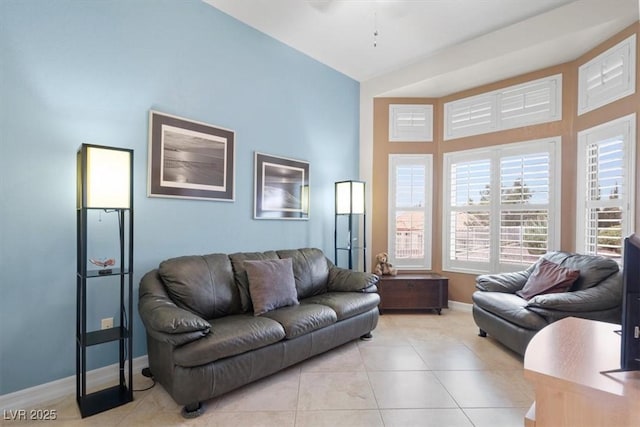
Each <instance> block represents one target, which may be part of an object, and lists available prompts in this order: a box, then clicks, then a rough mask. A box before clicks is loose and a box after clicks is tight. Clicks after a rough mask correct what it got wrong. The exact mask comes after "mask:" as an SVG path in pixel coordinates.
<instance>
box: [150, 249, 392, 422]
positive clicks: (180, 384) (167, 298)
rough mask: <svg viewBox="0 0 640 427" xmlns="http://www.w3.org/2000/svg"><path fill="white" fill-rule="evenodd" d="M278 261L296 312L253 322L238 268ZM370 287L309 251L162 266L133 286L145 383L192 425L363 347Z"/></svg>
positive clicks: (371, 316)
mask: <svg viewBox="0 0 640 427" xmlns="http://www.w3.org/2000/svg"><path fill="white" fill-rule="evenodd" d="M287 258H290V259H291V264H292V269H293V276H294V277H293V278H294V279H295V292H296V293H297V299H298V302H299V303H298V304H295V305H288V306H285V307H280V308H275V309H273V310H270V311H267V312H266V313H263V314H261V315H254V311H253V307H252V299H251V293H252V289H253V288H252V287H251V286H252V283H250V282H249V276H248V275H247V271H246V268H245V267H246V266H247V263H246V262H247V261H256V260H278V259H282V260H285V262H286V263H288V261H286V259H287ZM261 279H264V278H261ZM377 281H378V277H377V276H375V275H373V274H370V273H362V272H355V271H351V270H345V269H342V268H338V267H336V266H334V265H333V264H332V263H331V262H330V261H329V260H328V259H327V258H326V257H325V255H324V254H323V253H322V251H321V250H319V249H308V248H307V249H298V250H281V251H268V252H253V253H236V254H231V255H226V254H211V255H204V256H185V257H179V258H173V259H169V260H166V261H163V262H162V263H161V264H160V266H159V268H158V269H156V270H153V271H151V272H149V273H147V274H146V275H145V276H144V277H143V278H142V281H141V283H140V298H139V305H138V306H139V313H140V317H141V318H142V322H143V323H144V325H145V328H146V332H147V351H148V357H149V367H150V370H151V373H152V375H153V377H154V378H155V379H156V380H157V381H158V382H159V383H160V384H162V386H163V387H164V388H165V389H166V390H167V392H168V393H169V394H170V395H171V396H172V397H173V399H174V400H175V401H176V402H177V403H178V404H181V405H185V406H184V409H183V411H182V413H183V415H184V416H185V417H195V416H198V415H200V414H201V413H202V402H203V401H205V400H207V399H210V398H212V397H215V396H219V395H221V394H223V393H226V392H228V391H230V390H233V389H235V388H237V387H240V386H242V385H244V384H247V383H250V382H252V381H255V380H257V379H259V378H262V377H265V376H267V375H270V374H272V373H275V372H277V371H279V370H281V369H284V368H286V367H288V366H291V365H293V364H295V363H298V362H300V361H302V360H305V359H307V358H310V357H312V356H314V355H317V354H320V353H323V352H325V351H327V350H329V349H331V348H334V347H337V346H340V345H342V344H344V343H347V342H349V341H351V340H354V339H357V338H359V337H367V338H369V337H370V336H371V335H370V333H371V331H372V330H373V329H375V327H376V325H377V322H378V315H379V314H378V304H379V302H380V297H379V296H378V294H377V292H376V291H377V288H376V283H377ZM273 285H274V286H276V285H278V284H276V283H274V284H273ZM292 286H293V285H292ZM255 295H256V294H255V293H254V296H255Z"/></svg>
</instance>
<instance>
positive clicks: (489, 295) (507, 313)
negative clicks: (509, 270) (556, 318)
mask: <svg viewBox="0 0 640 427" xmlns="http://www.w3.org/2000/svg"><path fill="white" fill-rule="evenodd" d="M472 299H473V302H474V304H476V305H478V306H479V307H481V308H483V309H485V310H486V311H488V312H490V313H492V314H494V315H496V316H498V317H501V318H502V319H504V320H506V321H508V322H510V323H515V324H516V325H518V326H520V327H522V328H525V329H532V330H539V329H542V328H543V327H545V326H546V325H547V321H546V320H545V319H544V317H542V316H540V315H538V314H536V313H534V312H532V311H531V310H528V309H527V307H526V306H527V301H526V300H524V299H522V298H520V297H519V296H517V295H515V294H507V293H504V292H484V291H475V292H474V293H473V296H472Z"/></svg>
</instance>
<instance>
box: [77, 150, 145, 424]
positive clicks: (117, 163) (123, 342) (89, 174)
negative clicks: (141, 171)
mask: <svg viewBox="0 0 640 427" xmlns="http://www.w3.org/2000/svg"><path fill="white" fill-rule="evenodd" d="M77 174H78V177H77V210H76V212H77V213H76V219H77V242H76V245H77V274H76V313H77V320H76V401H77V402H78V407H79V409H80V414H81V415H82V417H83V418H84V417H88V416H90V415H94V414H97V413H99V412H103V411H106V410H107V409H111V408H115V407H116V406H120V405H124V404H126V403H128V402H131V401H132V400H133V369H132V352H133V350H132V347H131V346H132V337H133V333H132V327H133V317H134V316H133V150H130V149H124V148H113V147H105V146H101V145H92V144H82V146H81V147H80V149H79V150H78V155H77ZM94 212H97V214H94ZM102 212H105V213H109V214H111V213H113V214H116V215H117V226H118V233H117V235H115V233H114V236H113V238H112V239H110V241H109V239H106V241H105V238H106V237H107V236H108V235H109V234H108V233H105V232H104V231H103V230H105V228H104V227H105V226H106V225H105V224H102V225H101V226H100V227H99V228H101V230H100V232H93V231H92V233H91V235H89V233H88V230H89V223H90V222H91V223H92V227H91V228H94V226H95V225H94V223H95V222H101V216H100V217H99V218H100V219H98V220H97V221H96V216H99V215H101V213H102ZM125 230H126V231H127V232H125ZM89 236H91V239H90V238H89ZM105 245H106V246H107V247H108V246H109V245H111V246H112V247H113V250H119V253H120V255H119V256H116V257H114V258H91V259H90V258H89V257H88V255H87V252H88V248H89V247H92V248H93V247H101V248H102V247H104V246H105ZM116 247H117V249H115V248H116ZM110 250H111V249H110ZM116 260H118V261H116ZM118 263H119V266H118V267H119V268H111V267H114V266H116V264H118ZM89 264H93V265H95V266H97V267H101V268H100V269H99V270H88V268H87V267H88V265H89ZM97 277H100V278H101V279H99V281H98V283H95V285H96V287H98V286H101V285H102V284H103V283H104V284H106V283H107V282H110V284H115V283H114V282H116V281H117V282H118V283H119V284H120V286H119V288H118V290H119V292H118V296H119V302H118V304H114V305H113V307H108V302H107V300H109V299H107V300H105V301H104V302H103V304H104V305H105V306H106V307H104V308H105V309H111V310H112V311H114V312H119V313H120V316H119V317H118V318H117V319H118V323H117V324H116V325H115V326H113V327H110V328H106V329H96V330H90V325H91V324H95V323H96V322H97V319H93V318H91V319H88V318H87V306H88V304H87V300H88V296H89V293H88V292H87V281H88V280H91V279H95V278H97ZM118 279H119V280H118ZM92 287H93V284H92ZM114 293H115V290H114ZM111 342H118V343H119V347H118V350H119V351H117V352H115V351H114V353H113V355H114V359H115V358H116V357H117V358H118V360H119V363H118V373H119V375H118V377H119V383H118V384H117V385H115V386H113V387H108V388H105V389H102V390H98V391H94V392H91V393H88V392H87V369H88V366H89V364H88V362H87V348H88V347H95V346H98V345H102V344H106V343H111ZM103 348H104V347H103ZM104 351H109V349H108V348H107V349H106V350H104Z"/></svg>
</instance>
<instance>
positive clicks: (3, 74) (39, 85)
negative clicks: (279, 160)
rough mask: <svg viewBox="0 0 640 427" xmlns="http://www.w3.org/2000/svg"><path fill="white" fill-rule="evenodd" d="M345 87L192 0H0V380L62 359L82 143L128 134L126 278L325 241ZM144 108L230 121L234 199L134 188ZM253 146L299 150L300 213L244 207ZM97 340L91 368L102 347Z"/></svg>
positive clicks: (341, 165) (67, 358) (42, 378)
mask: <svg viewBox="0 0 640 427" xmlns="http://www.w3.org/2000/svg"><path fill="white" fill-rule="evenodd" d="M358 98H359V84H358V83H357V82H356V81H354V80H352V79H350V78H348V77H346V76H344V75H342V74H340V73H338V72H336V71H334V70H332V69H330V68H328V67H326V66H324V65H322V64H320V63H318V62H316V61H314V60H313V59H311V58H309V57H307V56H305V55H303V54H301V53H299V52H297V51H295V50H293V49H291V48H289V47H287V46H285V45H283V44H281V43H279V42H277V41H275V40H273V39H271V38H269V37H267V36H265V35H264V34H262V33H259V32H257V31H255V30H253V29H252V28H250V27H247V26H245V25H243V24H241V23H239V22H238V21H236V20H234V19H232V18H230V17H228V16H227V15H224V14H223V13H221V12H219V11H217V10H216V9H214V8H212V7H211V6H208V5H206V4H204V3H202V2H200V1H199V0H183V1H175V0H137V1H130V0H108V1H107V0H105V1H81V0H76V1H70V0H56V1H55V2H52V1H45V0H41V1H36V0H2V1H0V219H1V221H0V281H1V282H0V284H1V288H0V292H1V294H0V346H1V347H0V394H6V393H10V392H13V391H16V390H20V389H23V388H27V387H31V386H35V385H38V384H43V383H46V382H49V381H52V380H55V379H59V378H64V377H68V376H71V375H74V374H75V262H76V243H75V238H76V229H75V180H76V176H75V174H76V170H75V153H76V151H77V149H78V147H79V146H80V144H81V143H83V142H89V143H95V144H103V145H113V146H120V147H127V148H133V149H134V153H135V154H134V156H135V166H134V168H135V172H134V174H135V190H134V192H135V194H134V198H135V201H134V204H135V266H134V267H135V275H134V282H135V283H136V288H135V289H134V291H135V293H136V294H137V283H138V282H139V280H140V278H141V277H142V274H144V273H145V272H146V271H148V270H150V269H152V268H155V267H156V266H157V265H158V263H159V262H160V261H161V260H163V259H166V258H169V257H172V256H178V255H185V254H200V253H211V252H233V251H245V250H251V251H253V250H266V249H277V248H296V247H305V246H315V247H320V248H322V249H323V250H325V251H326V252H327V253H328V254H329V255H330V254H331V253H332V248H333V183H334V182H335V181H338V180H342V179H349V178H356V177H357V170H358V120H359V118H358V117H359V111H358V102H359V101H358ZM150 109H154V110H158V111H161V112H165V113H168V114H173V115H178V116H182V117H186V118H190V119H193V120H198V121H203V122H207V123H211V124H214V125H218V126H221V127H224V128H229V129H233V130H235V131H236V144H237V145H236V149H237V151H236V177H235V178H236V200H235V202H233V203H229V202H215V201H198V200H182V199H164V198H148V197H147V195H146V174H147V128H148V112H149V110H150ZM254 151H260V152H264V153H268V154H274V155H280V156H287V157H291V158H295V159H301V160H306V161H309V162H310V180H311V219H310V220H309V221H265V220H254V219H252V216H253V200H252V198H253V153H254ZM109 303H113V301H110V298H108V297H104V299H101V300H100V302H99V303H97V304H96V305H95V306H94V307H92V312H93V313H94V316H95V318H94V319H92V320H91V321H92V322H93V323H92V324H93V325H99V318H100V317H106V316H105V315H109V313H112V312H111V311H110V310H111V308H107V306H109V307H110V305H109ZM135 303H137V299H136V301H135ZM111 315H113V314H111ZM134 317H135V324H134V325H135V330H134V357H137V356H141V355H144V354H146V347H145V338H144V331H143V327H142V324H141V322H140V320H139V317H138V314H137V311H136V313H134ZM97 353H98V354H96V355H95V356H94V360H93V361H92V362H91V363H92V366H91V367H92V368H95V367H98V366H104V365H108V364H112V363H115V361H116V360H117V359H116V357H115V355H114V354H113V352H109V354H108V355H106V354H102V353H103V352H100V351H97ZM104 353H106V352H104Z"/></svg>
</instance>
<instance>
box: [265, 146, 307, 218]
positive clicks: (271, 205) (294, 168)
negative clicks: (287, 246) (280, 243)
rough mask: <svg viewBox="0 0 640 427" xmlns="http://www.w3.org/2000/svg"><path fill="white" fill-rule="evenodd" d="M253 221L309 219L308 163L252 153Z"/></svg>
mask: <svg viewBox="0 0 640 427" xmlns="http://www.w3.org/2000/svg"><path fill="white" fill-rule="evenodd" d="M254 165H255V171H254V175H255V184H254V193H255V194H254V199H255V201H254V205H253V206H254V212H253V217H254V218H255V219H301V220H306V219H309V163H308V162H305V161H302V160H294V159H287V158H284V157H276V156H270V155H268V154H263V153H258V152H256V153H255V161H254Z"/></svg>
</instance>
